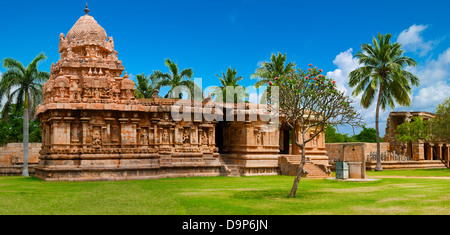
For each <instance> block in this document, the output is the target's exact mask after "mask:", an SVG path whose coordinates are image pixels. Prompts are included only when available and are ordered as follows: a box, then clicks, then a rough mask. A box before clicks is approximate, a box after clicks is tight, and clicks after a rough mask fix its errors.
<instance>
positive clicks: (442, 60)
mask: <svg viewBox="0 0 450 235" xmlns="http://www.w3.org/2000/svg"><path fill="white" fill-rule="evenodd" d="M407 70H408V71H410V72H412V73H413V74H415V75H416V76H418V77H419V79H420V85H434V84H436V83H438V82H441V81H446V80H448V79H449V77H450V47H449V48H447V50H446V51H444V52H443V53H442V54H440V55H439V56H438V58H437V59H436V60H429V61H427V62H426V63H425V64H424V65H422V66H417V67H408V68H407Z"/></svg>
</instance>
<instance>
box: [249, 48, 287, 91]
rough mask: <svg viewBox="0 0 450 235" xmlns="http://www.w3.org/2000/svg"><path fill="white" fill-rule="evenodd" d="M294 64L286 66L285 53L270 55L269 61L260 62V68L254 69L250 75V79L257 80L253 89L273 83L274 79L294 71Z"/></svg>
mask: <svg viewBox="0 0 450 235" xmlns="http://www.w3.org/2000/svg"><path fill="white" fill-rule="evenodd" d="M295 66H296V65H295V63H293V62H289V63H288V64H286V53H284V54H281V53H280V52H278V54H276V55H275V54H272V56H271V57H270V61H268V62H267V61H264V62H262V64H261V66H260V67H259V68H257V69H256V71H255V73H254V74H252V78H259V81H258V82H256V83H255V87H256V88H259V87H260V86H264V85H267V84H268V83H269V82H273V81H274V79H275V77H281V76H283V75H286V74H288V73H290V72H291V71H292V70H294V69H295Z"/></svg>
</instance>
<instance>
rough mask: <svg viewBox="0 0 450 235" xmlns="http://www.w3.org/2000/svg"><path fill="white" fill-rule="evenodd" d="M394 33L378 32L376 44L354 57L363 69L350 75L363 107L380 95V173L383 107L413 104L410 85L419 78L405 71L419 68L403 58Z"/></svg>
mask: <svg viewBox="0 0 450 235" xmlns="http://www.w3.org/2000/svg"><path fill="white" fill-rule="evenodd" d="M390 38H391V34H386V35H384V36H383V35H382V34H380V33H378V39H377V38H375V37H374V38H373V40H372V42H373V45H370V44H362V45H361V50H362V51H363V52H361V51H359V52H358V53H357V54H356V55H355V56H354V57H355V58H358V59H359V63H360V64H361V65H362V67H359V68H358V69H356V70H354V71H352V72H351V73H350V75H349V78H350V80H349V85H350V87H352V88H353V87H355V89H354V90H353V92H352V95H353V96H357V95H359V94H360V93H362V97H361V106H363V107H364V108H366V109H367V108H369V106H370V105H371V104H372V103H373V101H374V100H375V96H376V94H377V93H378V98H377V106H376V117H375V125H376V138H377V166H376V168H375V170H377V171H381V170H383V167H382V166H381V156H380V133H379V128H378V123H379V111H380V108H381V109H382V110H383V111H384V110H386V107H387V106H389V107H390V108H391V109H394V108H395V102H396V103H397V104H399V105H400V106H409V105H411V97H410V95H411V85H412V86H418V85H419V79H418V78H417V77H416V76H415V75H413V74H412V73H410V72H408V71H405V70H403V67H405V66H416V65H417V63H416V61H415V60H414V59H412V58H409V57H406V56H403V52H404V51H403V50H402V49H401V44H399V43H391V42H390Z"/></svg>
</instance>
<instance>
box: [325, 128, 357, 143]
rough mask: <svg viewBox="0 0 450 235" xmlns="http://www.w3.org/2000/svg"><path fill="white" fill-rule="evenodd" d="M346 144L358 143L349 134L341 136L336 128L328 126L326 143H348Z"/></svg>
mask: <svg viewBox="0 0 450 235" xmlns="http://www.w3.org/2000/svg"><path fill="white" fill-rule="evenodd" d="M346 142H357V141H356V140H355V139H353V138H352V137H349V136H348V134H341V133H338V132H336V128H334V127H333V126H328V127H327V129H326V130H325V143H346Z"/></svg>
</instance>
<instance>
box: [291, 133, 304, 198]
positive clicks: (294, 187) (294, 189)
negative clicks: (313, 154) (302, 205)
mask: <svg viewBox="0 0 450 235" xmlns="http://www.w3.org/2000/svg"><path fill="white" fill-rule="evenodd" d="M294 126H295V124H294ZM295 131H296V128H294V137H295V138H294V143H295V144H297V133H296V132H295ZM302 142H303V144H302V145H301V146H299V145H298V144H297V146H299V147H301V148H302V160H301V161H300V165H299V166H298V169H297V173H296V175H295V179H294V185H292V189H291V193H290V194H289V197H295V194H296V193H297V189H298V183H299V182H300V179H301V178H302V173H303V167H304V166H305V162H306V153H305V134H304V133H302Z"/></svg>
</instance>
